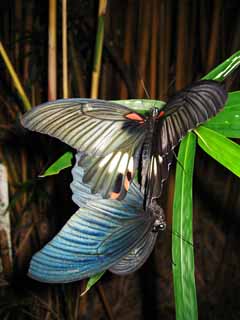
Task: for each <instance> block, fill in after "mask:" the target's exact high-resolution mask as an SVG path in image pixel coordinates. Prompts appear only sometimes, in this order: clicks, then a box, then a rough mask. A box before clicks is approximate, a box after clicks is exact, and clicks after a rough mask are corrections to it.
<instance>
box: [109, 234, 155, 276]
mask: <svg viewBox="0 0 240 320" xmlns="http://www.w3.org/2000/svg"><path fill="white" fill-rule="evenodd" d="M157 235H158V233H156V232H155V233H154V232H148V233H147V234H146V236H145V237H144V238H142V239H141V241H140V242H139V243H138V245H137V246H136V247H135V248H134V249H132V250H131V251H130V252H129V254H128V255H127V256H125V257H124V258H123V259H121V260H120V261H118V263H116V264H114V265H113V266H112V267H111V268H110V269H109V271H111V272H112V273H115V274H119V275H125V274H129V273H131V272H134V271H136V270H138V269H139V268H140V267H141V266H142V265H143V264H144V263H145V262H146V260H147V259H148V257H149V256H150V254H151V252H152V250H153V248H154V245H155V242H156V239H157Z"/></svg>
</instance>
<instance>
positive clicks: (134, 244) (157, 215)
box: [29, 154, 165, 283]
mask: <svg viewBox="0 0 240 320" xmlns="http://www.w3.org/2000/svg"><path fill="white" fill-rule="evenodd" d="M76 159H77V162H76V164H75V167H74V168H73V170H72V174H73V182H72V183H71V189H72V191H73V201H74V202H75V203H76V204H77V205H79V206H80V207H81V208H80V209H79V210H78V211H77V212H76V213H75V214H74V215H73V216H72V217H71V218H70V219H69V221H68V222H67V223H66V225H65V226H64V227H63V228H62V230H61V231H60V232H59V233H58V234H57V235H56V236H55V237H54V238H53V240H51V241H50V242H49V243H48V244H47V245H45V247H43V249H42V250H41V251H39V252H37V253H36V254H35V255H34V256H33V258H32V260H31V263H30V268H29V276H30V277H31V278H34V279H35V280H38V281H42V282H50V283H64V282H71V281H77V280H80V279H83V278H87V277H90V276H92V275H94V274H96V273H98V272H101V271H104V270H107V269H109V270H110V271H111V272H113V273H116V274H120V275H124V274H128V273H131V272H133V271H135V270H137V269H139V268H140V267H141V266H142V264H143V263H144V262H145V261H146V259H147V258H148V257H149V255H150V253H151V252H152V249H153V247H154V244H155V242H156V238H157V234H158V231H159V230H163V229H165V222H164V214H163V210H162V208H161V207H160V206H158V205H157V204H155V207H154V208H151V207H149V208H147V209H146V210H144V207H143V202H144V201H143V199H144V198H143V194H142V193H141V191H140V190H139V188H140V187H139V185H138V184H137V183H136V182H135V181H133V183H132V184H131V186H130V189H129V192H128V194H127V196H126V197H125V198H124V199H123V200H122V201H116V200H112V199H103V198H102V197H101V194H96V195H93V194H92V193H91V188H90V187H89V186H88V185H85V184H83V183H82V178H83V174H84V172H83V169H82V168H81V167H80V166H79V165H78V163H79V161H80V160H81V155H80V154H78V155H77V157H76Z"/></svg>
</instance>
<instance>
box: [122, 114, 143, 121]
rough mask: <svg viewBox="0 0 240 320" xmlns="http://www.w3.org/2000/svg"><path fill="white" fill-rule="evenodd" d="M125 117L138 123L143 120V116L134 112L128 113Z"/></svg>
mask: <svg viewBox="0 0 240 320" xmlns="http://www.w3.org/2000/svg"><path fill="white" fill-rule="evenodd" d="M125 117H126V118H127V119H130V120H133V121H138V122H140V123H143V122H144V118H143V117H141V116H140V115H139V114H137V113H135V112H131V113H128V114H127V115H126V116H125Z"/></svg>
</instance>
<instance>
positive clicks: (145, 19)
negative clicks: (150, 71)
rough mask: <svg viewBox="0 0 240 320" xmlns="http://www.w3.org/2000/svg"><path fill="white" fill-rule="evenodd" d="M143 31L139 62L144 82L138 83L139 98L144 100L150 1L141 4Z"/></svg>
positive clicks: (140, 35)
mask: <svg viewBox="0 0 240 320" xmlns="http://www.w3.org/2000/svg"><path fill="white" fill-rule="evenodd" d="M141 6H142V8H141V9H142V10H141V30H140V33H139V39H138V41H139V62H138V69H139V75H140V78H141V80H142V81H138V83H137V97H138V98H142V97H143V95H144V86H143V80H145V79H146V66H147V56H148V46H149V22H150V17H151V16H150V14H151V3H150V1H142V3H141Z"/></svg>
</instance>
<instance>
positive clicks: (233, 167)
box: [195, 126, 240, 177]
mask: <svg viewBox="0 0 240 320" xmlns="http://www.w3.org/2000/svg"><path fill="white" fill-rule="evenodd" d="M195 132H196V134H197V135H198V144H199V146H200V147H201V148H202V149H203V150H204V151H205V152H207V153H208V154H209V155H210V156H211V157H212V158H214V159H215V160H217V161H218V162H219V163H221V164H222V165H223V166H224V167H226V168H227V169H228V170H230V171H232V172H233V173H234V174H236V175H237V176H238V177H240V146H239V145H238V144H237V143H235V142H233V141H231V140H230V139H228V138H226V137H224V136H223V135H222V134H220V133H218V132H216V131H213V130H211V129H209V128H205V127H203V126H202V127H199V128H198V129H197V130H196V131H195Z"/></svg>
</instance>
